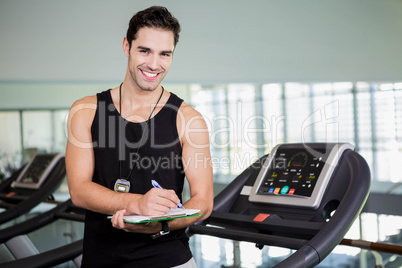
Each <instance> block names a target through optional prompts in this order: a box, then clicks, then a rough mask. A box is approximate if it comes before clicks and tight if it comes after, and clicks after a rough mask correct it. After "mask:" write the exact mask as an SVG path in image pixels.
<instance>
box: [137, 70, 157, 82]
mask: <svg viewBox="0 0 402 268" xmlns="http://www.w3.org/2000/svg"><path fill="white" fill-rule="evenodd" d="M141 73H142V74H143V76H145V78H146V79H149V80H154V79H156V78H157V77H158V76H159V74H160V73H150V72H146V71H143V70H141Z"/></svg>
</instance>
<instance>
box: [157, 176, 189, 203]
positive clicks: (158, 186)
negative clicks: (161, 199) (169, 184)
mask: <svg viewBox="0 0 402 268" xmlns="http://www.w3.org/2000/svg"><path fill="white" fill-rule="evenodd" d="M151 182H152V186H153V187H155V188H159V189H163V188H162V187H161V186H160V185H159V183H158V182H157V181H156V180H151ZM176 205H177V206H178V207H179V208H182V209H184V207H183V205H182V204H181V203H180V202H179V203H177V204H176Z"/></svg>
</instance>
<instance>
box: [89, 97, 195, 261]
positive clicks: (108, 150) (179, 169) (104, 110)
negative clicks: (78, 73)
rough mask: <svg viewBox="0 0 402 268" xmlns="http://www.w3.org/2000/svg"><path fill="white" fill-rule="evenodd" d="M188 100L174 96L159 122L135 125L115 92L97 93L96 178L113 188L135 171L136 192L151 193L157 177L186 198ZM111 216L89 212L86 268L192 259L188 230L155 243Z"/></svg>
mask: <svg viewBox="0 0 402 268" xmlns="http://www.w3.org/2000/svg"><path fill="white" fill-rule="evenodd" d="M182 102H183V100H182V99H180V98H178V97H177V96H176V95H174V94H173V93H171V95H170V97H169V99H168V101H167V103H166V104H165V105H164V107H163V108H162V109H161V110H160V111H159V112H158V113H157V114H156V115H155V116H154V117H153V118H151V119H150V120H147V121H144V122H141V123H133V122H130V121H127V120H125V119H123V118H122V117H121V116H120V114H119V112H118V111H117V110H116V107H115V106H114V104H113V101H112V97H111V94H110V90H107V91H104V92H102V93H99V94H97V110H96V113H95V117H94V120H93V123H92V127H91V134H92V141H93V150H94V157H95V169H94V175H93V178H92V180H93V181H94V182H96V183H98V184H100V185H103V186H105V187H107V188H109V189H112V190H113V188H114V184H115V182H116V180H117V179H118V178H119V176H120V174H119V173H120V172H121V173H122V174H121V175H122V177H123V178H125V179H127V176H128V174H129V173H130V170H131V169H133V171H132V173H131V176H130V178H128V180H129V181H130V183H131V188H130V192H131V193H138V194H145V193H146V192H147V191H149V190H150V189H151V188H152V184H151V180H152V179H155V180H156V181H158V183H159V184H160V185H161V186H162V187H163V188H166V189H173V190H174V191H175V192H176V194H177V196H178V197H179V198H180V199H181V193H182V190H183V184H184V171H183V164H182V154H181V152H182V148H181V144H180V140H179V136H178V133H177V125H176V121H177V112H178V109H179V107H180V105H181V103H182ZM119 160H120V161H121V167H122V168H121V169H120V168H119V165H120V161H119ZM120 170H121V171H120ZM106 216H107V215H103V214H99V213H95V212H92V211H87V213H86V218H85V231H84V246H83V260H82V267H107V266H110V267H171V266H176V265H180V264H183V263H185V262H187V261H188V260H190V258H191V257H192V255H191V251H190V249H189V245H188V237H187V235H186V234H185V229H182V230H177V231H172V232H171V233H170V234H168V235H165V236H162V237H159V238H157V239H152V238H151V237H150V235H148V234H138V233H127V232H125V231H122V230H118V229H116V228H113V227H112V225H111V222H110V220H107V219H106Z"/></svg>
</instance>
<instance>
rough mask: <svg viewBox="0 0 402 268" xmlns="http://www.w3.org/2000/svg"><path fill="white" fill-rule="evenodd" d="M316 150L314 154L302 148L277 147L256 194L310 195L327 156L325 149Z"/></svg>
mask: <svg viewBox="0 0 402 268" xmlns="http://www.w3.org/2000/svg"><path fill="white" fill-rule="evenodd" d="M317 152H319V154H317V155H316V156H314V155H312V154H310V153H309V152H308V151H307V150H304V149H281V148H278V150H277V151H276V154H275V156H274V157H273V159H272V161H271V163H270V166H269V169H268V172H267V173H266V174H265V176H264V177H263V178H262V182H261V184H260V187H259V188H258V191H257V194H258V195H295V196H304V197H311V194H312V192H313V190H314V187H315V185H316V183H317V180H318V178H319V176H320V173H321V171H322V169H323V167H324V163H325V161H326V160H327V159H326V158H327V157H328V154H325V150H323V151H317Z"/></svg>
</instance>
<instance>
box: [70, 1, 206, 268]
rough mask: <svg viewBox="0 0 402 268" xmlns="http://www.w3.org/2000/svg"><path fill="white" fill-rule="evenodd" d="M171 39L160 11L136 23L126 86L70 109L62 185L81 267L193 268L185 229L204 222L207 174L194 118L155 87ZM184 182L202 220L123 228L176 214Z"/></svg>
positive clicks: (130, 34) (202, 128) (169, 24)
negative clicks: (78, 227) (77, 210)
mask: <svg viewBox="0 0 402 268" xmlns="http://www.w3.org/2000/svg"><path fill="white" fill-rule="evenodd" d="M179 32H180V25H179V23H178V21H177V19H175V18H174V17H173V16H172V15H171V14H170V13H169V11H168V10H167V9H166V8H163V7H150V8H148V9H145V10H143V11H140V12H138V13H137V14H135V15H134V16H133V18H132V19H131V20H130V23H129V28H128V30H127V35H126V37H124V39H123V50H124V53H125V55H126V56H127V58H128V64H127V71H126V75H125V78H124V81H123V82H122V83H121V84H120V86H117V87H115V88H113V89H109V90H106V91H103V92H101V93H98V94H97V95H95V96H89V97H84V98H83V99H80V100H78V101H76V102H75V103H74V104H73V106H72V107H71V109H70V113H69V119H68V142H67V149H66V165H67V178H68V185H69V190H70V195H71V199H72V201H73V203H74V204H75V205H77V206H80V207H83V208H85V209H86V210H87V213H86V218H85V232H84V246H83V260H82V267H195V266H196V265H195V262H194V260H193V258H192V254H191V251H190V249H189V244H188V237H187V235H186V234H185V228H186V227H187V226H189V225H191V224H193V223H194V222H196V221H199V220H202V219H204V218H206V217H208V216H209V214H210V213H211V210H212V205H213V191H212V167H211V164H210V150H209V135H208V131H207V127H206V124H205V121H204V120H203V118H202V116H201V115H200V114H199V113H198V112H197V111H195V110H194V109H193V108H191V107H190V106H188V105H187V104H186V103H185V102H184V101H183V100H182V99H180V98H179V97H177V96H176V95H175V94H173V93H170V92H168V91H167V90H165V89H164V88H163V87H162V85H161V83H162V80H163V79H164V77H165V76H166V75H167V73H168V71H169V68H170V65H171V62H172V58H173V52H174V50H175V48H176V44H177V42H178V40H179ZM185 179H187V181H188V183H189V186H190V199H189V200H187V201H186V202H184V204H183V206H184V207H185V208H192V209H200V212H201V213H202V214H203V216H202V217H191V218H183V219H174V220H170V221H162V222H161V221H158V222H152V223H148V224H130V223H125V222H124V221H123V216H124V215H130V214H140V215H162V214H164V213H166V212H167V211H168V210H170V209H171V208H177V206H178V205H177V204H180V203H181V202H183V200H182V198H181V194H182V190H183V185H184V180H185ZM152 180H156V181H157V182H158V183H159V184H160V185H161V187H162V188H163V189H162V188H154V187H152V183H151V181H152ZM107 215H113V217H112V220H111V221H110V220H107V219H106V217H107Z"/></svg>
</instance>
